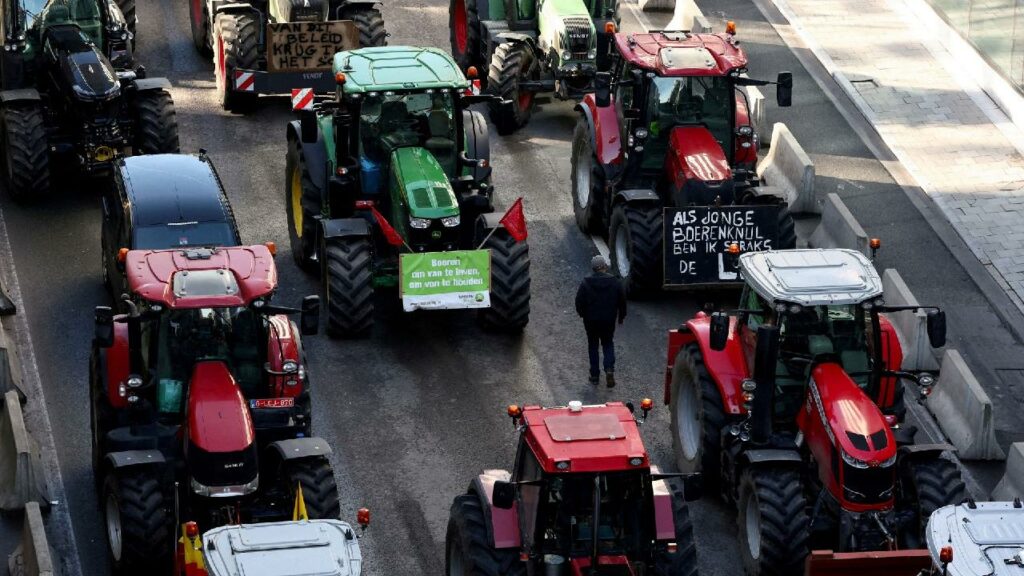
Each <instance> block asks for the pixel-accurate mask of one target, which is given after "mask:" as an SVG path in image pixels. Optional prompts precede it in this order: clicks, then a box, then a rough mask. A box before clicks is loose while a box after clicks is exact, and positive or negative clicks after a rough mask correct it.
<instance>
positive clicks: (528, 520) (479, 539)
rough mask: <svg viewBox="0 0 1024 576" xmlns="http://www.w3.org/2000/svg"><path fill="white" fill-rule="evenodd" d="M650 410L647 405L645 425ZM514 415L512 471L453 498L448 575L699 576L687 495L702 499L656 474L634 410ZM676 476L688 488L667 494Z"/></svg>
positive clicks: (692, 480)
mask: <svg viewBox="0 0 1024 576" xmlns="http://www.w3.org/2000/svg"><path fill="white" fill-rule="evenodd" d="M651 404H652V403H651V401H650V400H648V399H645V400H644V401H643V403H642V404H641V407H642V408H643V413H644V416H645V417H646V415H647V412H648V410H650V408H651ZM509 415H510V416H511V417H512V419H513V424H515V425H517V430H518V431H519V432H520V434H519V451H518V454H517V455H516V462H515V470H514V471H513V472H511V473H509V472H506V471H504V470H485V471H484V472H483V474H480V475H479V476H477V477H476V478H474V479H473V482H472V483H471V484H470V486H469V490H468V492H467V493H465V494H461V495H459V496H456V498H455V501H454V502H453V503H452V508H451V516H450V517H449V520H448V533H447V536H446V539H445V542H446V544H445V546H446V562H445V567H446V572H445V573H446V574H447V576H494V575H499V574H500V575H502V576H516V575H525V574H530V575H533V574H537V575H539V574H546V575H552V576H555V575H563V576H597V575H606V576H611V575H622V576H639V575H644V574H656V575H659V576H684V575H685V576H691V575H696V574H697V552H696V548H695V546H694V543H693V525H692V524H691V523H690V516H689V510H688V508H687V504H686V498H685V497H684V494H685V496H688V497H691V498H692V497H696V496H698V488H699V483H698V482H697V481H696V479H697V478H699V477H698V476H695V475H683V474H662V473H661V472H660V471H659V470H658V468H657V467H656V466H652V465H651V463H650V460H649V459H648V455H647V450H646V449H645V448H644V443H643V440H642V439H641V438H640V432H639V430H638V427H637V421H636V420H634V418H633V407H632V406H631V405H628V404H627V405H623V404H622V403H620V402H609V403H608V404H601V405H597V406H583V405H582V404H581V403H580V402H575V401H574V402H570V403H569V405H568V406H561V407H556V408H541V407H539V406H527V407H525V408H522V409H520V408H519V407H517V406H509ZM641 422H642V420H641ZM673 477H676V478H682V479H683V483H684V487H682V488H679V489H673V488H670V486H669V484H668V482H667V479H668V478H673Z"/></svg>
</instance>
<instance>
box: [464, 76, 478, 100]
mask: <svg viewBox="0 0 1024 576" xmlns="http://www.w3.org/2000/svg"><path fill="white" fill-rule="evenodd" d="M464 95H465V96H479V95H480V80H470V82H469V88H466V92H465V93H464Z"/></svg>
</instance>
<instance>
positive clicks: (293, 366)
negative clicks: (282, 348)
mask: <svg viewBox="0 0 1024 576" xmlns="http://www.w3.org/2000/svg"><path fill="white" fill-rule="evenodd" d="M298 371H299V364H298V363H297V362H295V361H294V360H285V362H284V363H283V364H281V372H284V373H285V374H294V373H296V372H298Z"/></svg>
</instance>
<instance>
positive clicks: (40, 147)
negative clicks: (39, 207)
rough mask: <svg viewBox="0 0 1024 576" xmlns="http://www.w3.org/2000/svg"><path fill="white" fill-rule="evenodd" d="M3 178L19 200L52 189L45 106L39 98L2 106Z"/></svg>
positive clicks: (14, 196) (27, 198) (36, 195)
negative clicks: (44, 116) (44, 120)
mask: <svg viewBox="0 0 1024 576" xmlns="http://www.w3.org/2000/svg"><path fill="white" fill-rule="evenodd" d="M3 146H4V176H5V178H4V180H5V184H6V188H7V193H8V194H10V195H11V197H12V198H13V199H14V200H15V201H17V202H24V201H28V200H32V199H35V198H38V197H40V196H41V195H44V194H47V193H48V192H49V191H50V147H49V145H48V143H47V140H46V129H45V126H44V124H43V111H42V107H41V106H40V105H39V103H37V102H27V103H18V104H14V105H11V106H5V107H4V108H3Z"/></svg>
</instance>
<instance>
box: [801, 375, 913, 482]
mask: <svg viewBox="0 0 1024 576" xmlns="http://www.w3.org/2000/svg"><path fill="white" fill-rule="evenodd" d="M810 395H811V400H812V401H813V402H814V403H815V404H817V412H818V413H819V414H821V418H822V421H821V422H813V421H811V420H807V421H806V424H807V425H808V426H814V425H816V424H823V425H825V426H826V433H827V434H828V436H829V437H830V439H831V440H832V443H833V445H834V446H837V447H839V448H841V449H842V451H843V452H845V453H846V454H848V455H850V456H852V457H853V458H855V459H857V460H859V461H861V462H865V463H867V464H868V465H869V466H878V465H880V464H882V463H883V462H885V461H886V460H889V459H891V458H893V457H894V456H896V440H895V438H894V437H893V435H892V429H891V428H890V427H889V425H888V424H887V423H886V421H885V418H884V417H883V416H882V411H881V410H879V409H878V406H877V405H876V404H875V403H874V402H873V401H872V400H871V398H869V397H868V396H867V394H865V393H864V391H863V390H861V389H860V387H859V386H857V384H856V383H855V382H854V381H853V380H851V379H850V377H849V376H848V375H847V374H846V372H844V371H843V369H842V367H841V366H839V364H835V363H827V364H820V365H818V366H817V367H816V368H815V369H814V371H813V372H812V373H811V381H810ZM807 408H808V410H810V409H811V406H810V404H808V405H807Z"/></svg>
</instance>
